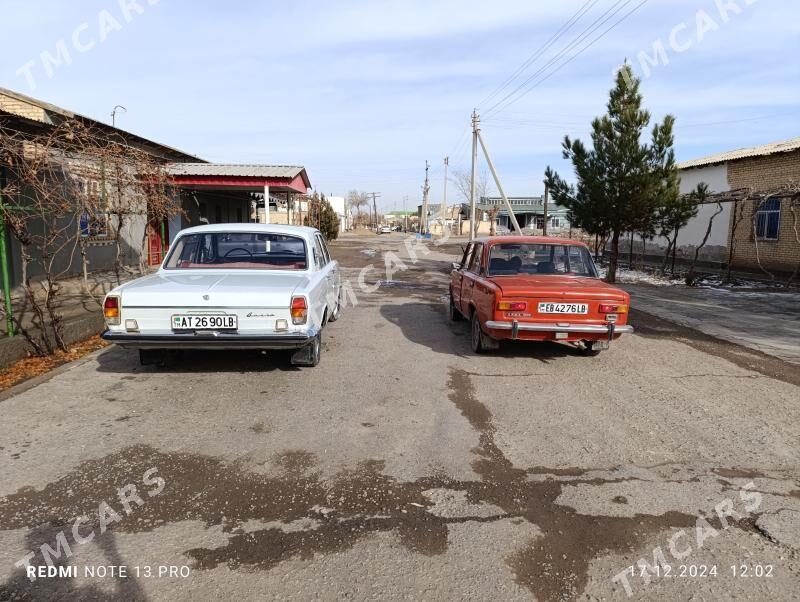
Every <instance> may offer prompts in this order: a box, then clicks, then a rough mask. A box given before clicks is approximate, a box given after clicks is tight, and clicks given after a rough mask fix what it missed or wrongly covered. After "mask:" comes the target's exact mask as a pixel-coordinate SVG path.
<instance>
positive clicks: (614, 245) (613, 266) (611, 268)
mask: <svg viewBox="0 0 800 602" xmlns="http://www.w3.org/2000/svg"><path fill="white" fill-rule="evenodd" d="M618 262H619V231H617V230H614V233H613V234H612V235H611V254H610V255H609V257H608V272H607V273H606V282H616V281H617V263H618Z"/></svg>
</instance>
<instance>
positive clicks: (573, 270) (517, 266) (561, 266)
mask: <svg viewBox="0 0 800 602" xmlns="http://www.w3.org/2000/svg"><path fill="white" fill-rule="evenodd" d="M517 274H559V275H562V276H564V275H569V276H589V277H591V278H597V269H596V268H595V265H594V261H592V256H591V255H590V254H589V251H588V250H587V249H586V248H585V247H579V246H576V245H558V244H527V243H519V244H517V243H500V244H496V245H492V247H491V249H490V251H489V276H516V275H517Z"/></svg>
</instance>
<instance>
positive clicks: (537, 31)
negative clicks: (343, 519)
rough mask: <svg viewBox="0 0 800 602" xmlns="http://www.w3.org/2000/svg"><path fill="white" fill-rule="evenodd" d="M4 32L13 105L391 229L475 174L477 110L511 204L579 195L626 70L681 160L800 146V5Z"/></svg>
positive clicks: (168, 5)
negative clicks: (305, 189)
mask: <svg viewBox="0 0 800 602" xmlns="http://www.w3.org/2000/svg"><path fill="white" fill-rule="evenodd" d="M0 31H2V37H1V38H0V86H2V87H6V88H10V89H12V90H15V91H18V92H21V93H24V94H28V95H30V96H34V97H36V98H39V99H42V100H45V101H48V102H51V103H53V104H56V105H58V106H61V107H64V108H67V109H70V110H72V111H75V112H78V113H81V114H83V115H87V116H89V117H92V118H94V119H97V120H100V121H105V122H110V121H111V111H112V109H113V107H114V106H115V105H123V106H124V107H125V108H126V109H127V111H122V110H121V109H120V110H118V112H117V125H118V126H120V127H122V128H124V129H126V130H129V131H131V132H135V133H137V134H139V135H141V136H145V137H147V138H150V139H152V140H155V141H157V142H161V143H163V144H167V145H169V146H173V147H177V148H180V149H181V150H184V151H186V152H189V153H192V154H196V155H198V156H200V157H203V158H204V159H207V160H210V161H215V162H230V163H268V164H283V165H286V164H290V165H304V166H305V167H306V169H307V171H308V174H309V177H310V178H311V182H312V185H313V186H314V187H315V188H316V189H317V190H318V191H320V192H323V193H325V194H328V195H340V196H344V195H345V194H346V193H347V191H348V190H351V189H358V190H362V191H369V192H372V191H376V192H380V193H381V198H380V202H379V204H380V207H381V208H382V209H383V210H385V211H389V210H393V209H398V210H399V209H402V208H403V207H404V206H405V207H407V208H408V209H411V208H413V207H415V206H416V205H417V204H418V203H419V202H420V199H421V195H422V192H421V190H422V184H423V180H424V176H425V162H426V160H427V161H429V162H430V164H431V170H430V177H431V202H434V203H438V202H440V200H441V196H442V193H443V187H444V186H443V183H444V178H443V158H444V157H445V156H449V157H450V173H451V174H453V173H454V172H458V171H459V170H461V171H464V170H468V169H469V162H470V143H471V140H470V138H471V137H470V131H469V130H470V114H471V112H472V110H473V108H477V109H478V112H479V114H480V115H481V121H482V133H483V136H484V139H485V141H486V145H487V147H488V148H489V151H490V152H491V155H492V159H493V161H494V163H495V166H496V167H497V170H498V173H499V175H500V177H501V181H502V183H503V187H504V189H505V191H506V193H507V194H508V195H516V196H523V195H537V194H541V192H542V190H543V184H542V177H543V173H544V170H545V168H546V167H547V166H548V165H550V166H552V167H554V168H555V169H556V170H558V171H559V173H561V174H562V175H564V176H566V177H567V179H571V178H572V171H571V168H570V165H569V163H568V162H567V161H565V160H564V159H562V157H561V142H562V140H563V138H564V136H565V135H569V136H570V137H573V138H574V137H578V138H582V139H587V138H588V134H589V131H590V122H591V119H592V118H593V117H594V116H597V115H600V114H602V113H603V112H604V110H605V103H606V101H607V98H608V91H609V89H610V88H611V86H612V84H613V74H614V71H615V69H617V68H618V67H619V65H620V64H622V62H623V61H624V60H625V59H626V58H627V59H628V60H629V61H630V62H631V64H632V66H633V68H634V71H635V73H636V74H637V75H638V76H640V77H642V87H641V89H642V92H643V94H644V97H645V104H646V106H647V108H648V109H650V111H651V113H652V115H653V118H654V120H660V119H663V117H664V115H666V114H673V115H674V116H675V117H676V119H677V129H676V144H675V147H676V154H677V157H678V160H679V161H680V160H688V159H692V158H697V157H701V156H704V155H707V154H710V153H714V152H719V151H724V150H731V149H735V148H741V147H746V146H753V145H757V144H764V143H768V142H774V141H778V140H785V139H788V138H793V137H796V136H800V61H798V60H797V57H798V56H800V4H799V3H798V2H797V1H796V0H757V1H754V0H559V1H558V2H552V1H549V2H545V1H542V0H537V1H534V0H493V1H492V2H486V1H485V0H483V1H473V0H427V1H421V0H393V1H385V0H370V1H362V0H339V1H337V2H324V1H321V0H320V1H310V0H291V1H283V2H275V1H262V2H255V1H247V0H243V1H233V0H230V1H228V2H217V1H214V2H211V1H208V2H203V1H200V0H196V1H194V2H190V1H188V0H160V1H156V0H121V1H118V0H84V1H81V0H75V1H72V2H63V1H62V2H56V1H44V0H43V1H36V0H24V1H23V0H0ZM654 47H655V48H659V47H662V48H663V52H661V53H660V54H659V53H658V52H657V51H656V50H654ZM64 51H66V54H65V52H64ZM67 54H68V55H69V56H68V57H67V56H66V55H67ZM641 57H644V58H641ZM648 57H649V58H648ZM512 76H513V77H512ZM506 83H507V84H508V85H506V86H505V87H503V85H504V84H506ZM498 103H499V104H498ZM479 162H480V164H481V165H483V166H485V162H484V161H483V160H482V159H481V160H480V161H479ZM483 169H484V170H485V167H483ZM454 188H455V187H454V186H453V184H452V183H451V184H450V186H449V197H448V198H449V201H451V202H456V201H457V200H458V193H457V192H456V191H455V189H454ZM405 197H407V200H404V199H405Z"/></svg>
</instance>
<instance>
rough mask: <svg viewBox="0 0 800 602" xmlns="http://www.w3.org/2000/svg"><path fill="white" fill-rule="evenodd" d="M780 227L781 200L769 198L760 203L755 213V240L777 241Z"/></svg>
mask: <svg viewBox="0 0 800 602" xmlns="http://www.w3.org/2000/svg"><path fill="white" fill-rule="evenodd" d="M780 227H781V199H780V198H771V199H767V200H765V201H762V202H761V205H759V207H758V209H757V211H756V238H757V239H759V240H778V232H779V231H780Z"/></svg>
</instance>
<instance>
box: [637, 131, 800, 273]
mask: <svg viewBox="0 0 800 602" xmlns="http://www.w3.org/2000/svg"><path fill="white" fill-rule="evenodd" d="M678 168H679V173H680V178H681V182H680V191H681V193H684V194H688V193H690V192H691V191H692V190H694V189H695V188H696V187H697V185H698V184H700V183H705V184H706V185H707V186H708V187H709V191H710V192H711V193H715V194H714V196H712V197H711V198H710V199H709V200H708V202H706V203H705V204H703V205H701V206H700V207H699V211H698V214H697V216H696V217H695V218H693V219H692V220H691V221H690V222H689V223H688V224H687V225H686V227H684V228H682V229H681V230H680V231H679V233H678V243H677V249H676V256H677V257H678V258H682V259H691V258H692V257H694V251H695V249H696V247H698V246H699V245H700V244H701V243H702V240H703V237H704V236H705V234H706V231H707V230H708V225H709V221H711V217H712V216H713V217H714V219H713V221H711V231H710V235H709V238H708V241H707V242H706V244H705V246H704V247H703V248H702V249H701V250H700V255H699V259H700V260H701V261H703V262H705V263H707V264H709V265H717V266H719V267H723V266H727V265H728V263H730V265H731V266H732V267H733V268H738V269H745V270H758V269H759V264H760V266H761V267H763V268H765V269H767V270H770V271H772V272H776V273H791V272H792V271H793V270H795V269H796V267H797V265H798V262H800V244H798V240H797V229H800V205H798V202H800V197H798V196H796V195H795V196H794V197H793V196H792V195H791V194H790V193H788V192H787V190H788V187H790V186H792V185H794V186H795V187H797V186H800V137H798V138H792V139H789V140H785V141H783V142H775V143H772V144H764V145H762V146H756V147H751V148H742V149H738V150H734V151H728V152H723V153H717V154H713V155H709V156H707V157H701V158H699V159H693V160H691V161H684V162H683V163H680V164H679V165H678ZM770 193H773V194H774V195H775V196H768V195H769V194H770ZM793 209H794V211H793ZM626 243H627V241H625V239H623V243H622V245H623V246H624V247H625V248H627V246H626ZM666 246H667V241H666V240H664V239H662V238H656V239H654V240H653V241H651V242H648V244H647V251H646V252H647V255H650V256H653V255H659V254H660V255H661V256H663V253H664V250H665V249H666ZM634 251H635V252H636V253H640V252H641V243H640V242H639V241H635V242H634Z"/></svg>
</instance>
